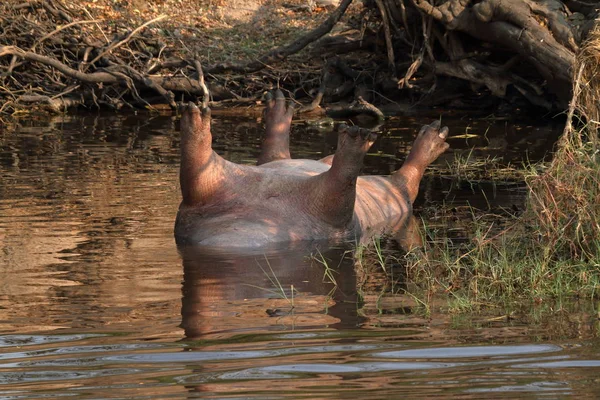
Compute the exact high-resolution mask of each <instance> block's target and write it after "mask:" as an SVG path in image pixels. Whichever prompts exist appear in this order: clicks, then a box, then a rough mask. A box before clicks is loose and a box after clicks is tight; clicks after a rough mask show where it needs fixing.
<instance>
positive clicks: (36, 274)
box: [0, 114, 600, 399]
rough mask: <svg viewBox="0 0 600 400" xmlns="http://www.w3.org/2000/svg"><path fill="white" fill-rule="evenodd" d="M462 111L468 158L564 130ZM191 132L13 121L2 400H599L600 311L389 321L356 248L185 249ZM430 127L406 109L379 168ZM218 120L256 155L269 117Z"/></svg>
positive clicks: (4, 130) (314, 136) (107, 119)
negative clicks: (369, 293) (580, 399)
mask: <svg viewBox="0 0 600 400" xmlns="http://www.w3.org/2000/svg"><path fill="white" fill-rule="evenodd" d="M448 122H449V124H450V125H452V126H453V129H452V132H453V133H454V134H462V133H477V134H479V136H474V137H468V135H467V136H465V138H459V139H451V143H452V146H453V148H454V149H455V151H457V152H460V151H465V152H467V151H470V150H469V149H470V147H472V146H476V148H475V150H474V151H473V154H474V157H481V158H482V159H483V158H485V157H487V156H489V155H494V154H495V153H494V152H497V151H498V150H499V149H501V150H502V151H503V153H502V154H503V157H505V158H506V162H508V161H515V160H518V159H523V158H530V159H535V158H539V157H541V156H542V155H543V152H544V151H545V149H546V148H547V146H544V143H543V141H544V140H547V139H546V136H545V135H543V134H540V132H545V130H547V129H549V128H538V127H529V128H523V127H514V126H509V125H507V124H504V123H487V122H481V121H476V122H463V121H461V120H456V121H448ZM176 125H177V124H176V120H175V119H173V118H171V117H148V116H123V115H120V116H116V115H113V114H106V115H99V116H98V115H93V116H92V115H82V116H74V117H63V118H62V119H54V120H51V121H47V120H35V119H32V120H28V121H22V122H21V123H20V124H19V125H14V126H4V127H0V176H1V181H0V393H1V394H2V396H1V397H2V398H40V397H50V398H59V397H63V396H75V397H78V398H138V397H139V398H142V397H143V398H149V397H154V398H161V399H162V398H170V397H173V398H180V397H195V396H198V397H214V398H223V397H232V398H237V397H240V398H257V399H262V398H266V397H268V398H284V397H291V398H298V397H305V398H326V397H327V398H346V397H347V398H353V399H354V398H388V397H389V398H397V397H400V396H407V397H410V398H430V397H433V396H438V397H449V398H481V397H483V396H488V397H489V396H493V397H497V396H504V397H522V396H525V397H536V398H537V397H541V396H544V397H548V398H563V397H565V396H569V395H578V396H586V397H589V398H594V397H595V395H596V393H598V392H599V391H600V382H599V381H598V378H597V377H598V374H599V373H600V346H599V342H598V340H597V339H595V337H596V332H597V331H598V327H597V321H596V322H594V321H593V320H590V319H585V318H581V317H579V316H569V315H566V314H565V315H563V317H562V318H561V321H558V320H554V321H551V322H547V324H548V325H545V326H539V325H538V326H528V325H525V324H524V323H523V322H521V321H518V320H516V321H509V322H506V321H497V320H494V321H487V322H486V321H484V322H480V323H477V324H469V325H465V326H461V325H460V324H456V322H453V321H451V319H450V317H448V316H444V315H439V314H434V315H433V317H432V318H431V319H430V320H425V319H423V318H422V317H420V316H419V315H414V314H412V313H411V308H410V306H408V305H402V304H400V306H398V305H397V304H396V305H395V306H394V309H386V305H385V304H380V307H381V308H380V309H379V310H378V311H377V312H379V313H380V314H381V315H385V317H386V318H385V321H386V322H385V323H382V322H381V321H383V319H379V318H374V317H373V313H371V312H365V310H364V309H363V308H362V300H361V297H360V296H359V295H358V294H357V293H356V285H357V282H356V281H357V278H356V276H355V274H354V270H353V265H352V259H351V256H350V255H349V254H347V253H345V249H328V250H327V249H321V250H322V252H323V253H322V254H320V255H319V254H316V256H315V257H310V252H309V251H308V250H306V249H304V250H300V249H296V250H283V251H275V252H269V253H267V254H223V253H221V254H218V253H208V252H206V251H201V250H199V249H194V248H181V249H177V248H176V247H175V244H174V240H173V233H172V229H173V220H174V215H175V213H176V209H177V206H178V202H179V189H178V186H177V172H178V171H177V168H178V165H177V163H178V158H179V156H178V144H179V134H178V132H177V129H176ZM407 127H409V128H410V130H409V129H407ZM416 127H418V125H417V122H416V121H414V120H412V119H405V120H400V121H392V122H391V125H390V126H389V127H387V128H386V131H387V132H389V135H387V136H385V135H384V136H382V137H381V138H380V139H379V140H378V142H377V143H376V145H375V146H374V148H373V150H372V153H371V155H370V156H368V157H367V161H366V163H367V166H366V170H367V172H369V173H388V172H390V171H392V170H394V169H396V168H398V166H399V165H400V163H401V162H402V159H403V155H404V154H405V152H406V149H407V147H408V146H409V145H410V142H411V141H412V138H413V135H414V128H416ZM214 130H215V148H216V149H217V150H218V151H219V152H220V153H221V154H224V155H225V157H226V158H228V159H230V160H234V161H236V162H252V160H253V159H255V157H256V155H257V153H258V152H257V150H258V144H259V142H260V140H259V136H258V132H259V131H260V129H258V128H257V124H256V121H253V120H249V119H245V120H228V119H227V118H225V117H222V118H218V117H217V118H216V122H215V129H214ZM484 133H485V134H486V135H487V136H486V135H484ZM292 143H293V145H294V147H293V149H292V153H293V154H294V155H295V156H297V157H298V156H299V157H309V158H319V157H321V156H323V155H325V154H327V153H330V152H331V151H332V150H333V148H334V146H335V143H336V140H335V135H333V134H330V133H329V134H328V133H323V132H318V131H311V130H302V126H300V125H297V126H295V129H294V134H293V137H292ZM536 143H537V144H539V146H538V145H536ZM524 149H527V150H528V153H527V154H526V153H525V152H524ZM452 158H453V154H452V153H448V154H446V155H444V157H443V158H442V159H441V160H440V161H439V162H440V165H444V164H445V163H446V162H449V161H451V160H452ZM423 187H424V194H423V196H422V198H421V200H420V202H421V204H423V202H425V204H427V205H431V204H434V205H435V204H436V202H438V203H437V204H439V203H440V202H442V201H444V202H454V204H464V203H465V202H466V201H469V202H471V203H473V202H477V199H478V198H479V197H481V198H482V199H483V198H485V201H486V202H489V201H492V202H495V204H500V205H505V204H510V203H517V202H519V201H522V199H521V197H520V196H521V195H520V194H519V193H518V192H515V191H514V190H512V188H508V189H506V190H503V188H502V187H497V186H494V188H493V190H492V189H490V191H489V192H485V191H486V190H487V189H486V186H485V184H481V186H480V187H478V190H472V188H469V190H466V191H465V190H458V189H456V187H455V186H452V184H451V181H450V180H448V179H445V180H439V179H431V178H428V179H426V180H425V182H424V185H423ZM481 191H484V194H480V193H481ZM461 202H462V203H461ZM313 250H314V249H313ZM323 260H326V262H327V264H328V265H329V267H330V268H331V271H332V276H331V277H333V279H334V280H335V282H336V285H334V284H333V283H332V279H331V277H328V276H326V275H325V269H324V267H323V265H322V261H323ZM394 310H401V311H402V313H400V314H398V313H394ZM590 321H591V322H590ZM559 322H560V323H561V330H560V331H557V330H553V329H552V325H556V324H558V323H559ZM557 332H559V333H557Z"/></svg>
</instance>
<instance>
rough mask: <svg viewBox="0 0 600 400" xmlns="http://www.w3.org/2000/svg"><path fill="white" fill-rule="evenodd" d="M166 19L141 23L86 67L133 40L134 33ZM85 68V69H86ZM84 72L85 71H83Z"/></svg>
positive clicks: (161, 18) (160, 17)
mask: <svg viewBox="0 0 600 400" xmlns="http://www.w3.org/2000/svg"><path fill="white" fill-rule="evenodd" d="M165 18H167V16H166V15H160V16H158V17H156V18H154V19H151V20H150V21H148V22H145V23H143V24H142V25H140V26H138V27H137V28H135V29H134V30H133V31H131V33H129V35H127V37H126V38H125V39H123V40H120V41H118V42H116V43H113V44H111V45H110V46H108V47H107V48H106V49H104V50H103V51H102V52H100V54H98V55H97V56H96V57H94V59H93V60H92V61H90V62H89V63H88V64H87V66H89V65H94V63H95V62H96V61H98V60H99V59H101V58H102V57H103V56H104V55H105V54H106V53H109V52H111V51H113V50H114V49H116V48H118V47H120V46H122V45H124V44H125V43H127V42H129V41H130V40H131V38H133V36H135V34H136V33H138V32H139V31H141V30H142V29H144V28H145V27H147V26H148V25H150V24H153V23H155V22H158V21H161V20H163V19H165ZM87 66H86V68H87ZM84 70H85V69H84Z"/></svg>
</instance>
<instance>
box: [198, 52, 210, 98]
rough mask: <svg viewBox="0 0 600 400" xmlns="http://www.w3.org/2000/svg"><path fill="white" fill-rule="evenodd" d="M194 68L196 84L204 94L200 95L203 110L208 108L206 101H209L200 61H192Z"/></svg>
mask: <svg viewBox="0 0 600 400" xmlns="http://www.w3.org/2000/svg"><path fill="white" fill-rule="evenodd" d="M194 67H195V68H196V72H197V73H198V84H199V85H200V87H201V88H202V92H204V94H203V95H202V109H205V108H207V107H208V101H209V100H210V92H209V91H208V88H207V87H206V83H204V72H202V64H201V63H200V60H198V58H195V59H194Z"/></svg>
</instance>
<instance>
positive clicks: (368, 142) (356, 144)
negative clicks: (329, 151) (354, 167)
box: [335, 124, 377, 165]
mask: <svg viewBox="0 0 600 400" xmlns="http://www.w3.org/2000/svg"><path fill="white" fill-rule="evenodd" d="M376 139H377V134H375V133H373V132H371V131H370V130H369V129H365V128H360V127H358V126H348V125H346V124H341V125H340V127H339V128H338V146H337V150H336V152H335V157H336V158H341V157H344V156H345V155H347V156H349V157H348V158H349V159H351V157H356V156H358V157H360V158H359V159H356V161H360V164H361V165H362V157H363V156H364V155H365V154H366V153H367V151H369V149H370V148H371V146H372V145H373V143H374V142H375V140H376Z"/></svg>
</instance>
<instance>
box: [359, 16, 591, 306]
mask: <svg viewBox="0 0 600 400" xmlns="http://www.w3.org/2000/svg"><path fill="white" fill-rule="evenodd" d="M599 63H600V29H598V28H596V30H595V31H594V32H592V34H591V35H590V39H589V40H588V42H587V43H586V44H585V45H584V46H583V47H582V49H581V51H580V54H579V56H578V62H577V65H576V68H575V74H574V78H573V81H574V85H573V99H572V101H571V103H570V107H569V111H568V115H567V123H566V126H565V129H564V132H563V135H562V137H561V138H560V139H559V141H558V143H557V144H556V150H555V153H554V156H553V159H552V161H551V162H549V163H540V164H536V165H531V166H529V167H527V168H526V170H525V171H524V180H525V183H526V187H527V192H528V194H527V201H526V209H525V211H524V212H522V213H521V214H520V215H519V216H514V215H512V214H510V213H505V215H504V216H503V217H502V218H499V216H498V215H494V216H493V217H492V218H489V215H486V214H485V213H483V212H481V211H478V210H475V209H470V210H468V211H469V212H470V213H471V215H470V217H471V218H469V219H470V220H471V221H472V222H471V223H470V224H468V227H467V228H465V229H467V230H468V232H467V234H466V236H467V237H468V238H469V239H470V240H468V241H467V242H465V241H464V240H463V241H459V243H457V242H453V241H452V239H451V235H450V234H449V231H448V230H447V229H446V230H444V229H439V230H436V229H435V228H433V227H431V226H427V224H425V226H424V228H425V229H424V231H425V236H426V238H425V240H424V242H425V245H424V248H423V249H418V250H416V251H411V252H409V253H408V254H406V255H405V256H404V261H405V263H406V265H407V267H406V279H405V280H406V282H409V283H408V284H406V285H405V286H402V287H401V289H397V290H396V293H403V294H408V295H409V296H412V297H415V298H417V299H418V302H417V304H420V305H422V306H424V307H423V308H424V311H425V312H426V313H427V312H428V311H429V304H431V302H432V299H433V298H434V297H438V296H440V295H442V296H446V297H447V298H448V299H449V301H448V302H447V303H446V304H447V306H446V307H447V308H448V310H449V311H456V312H467V311H473V310H475V309H477V310H481V309H482V308H486V307H498V306H499V307H502V308H503V309H504V310H506V311H509V310H514V309H516V308H518V307H519V305H522V304H542V303H544V304H547V303H551V302H556V301H562V300H565V299H567V298H568V299H573V298H578V299H595V298H597V297H598V295H599V292H600V154H599V153H600V143H599V138H598V124H599V123H600V78H599V77H598V71H599V69H598V65H599ZM459 161H460V160H459ZM466 164H467V163H466V162H464V160H463V161H462V162H460V163H459V166H458V167H457V170H458V169H460V168H462V166H464V165H466ZM463 172H464V171H463ZM382 251H384V250H382V249H381V247H380V246H369V248H368V249H361V250H360V254H361V257H360V258H357V262H356V265H357V268H358V269H359V270H360V271H359V272H360V273H363V274H364V268H366V267H365V266H367V265H371V266H372V267H370V268H371V269H378V268H379V266H381V260H382V257H385V256H384V255H382V253H381V252H382ZM368 253H373V256H372V260H371V261H372V262H365V254H368ZM388 259H389V260H392V258H391V256H389V258H388ZM397 261H398V259H397V258H396V259H394V262H397ZM382 269H383V272H384V273H387V272H388V271H389V270H390V268H389V266H387V267H385V266H383V267H382ZM387 277H388V279H392V277H391V276H390V275H389V274H388V275H387Z"/></svg>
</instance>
